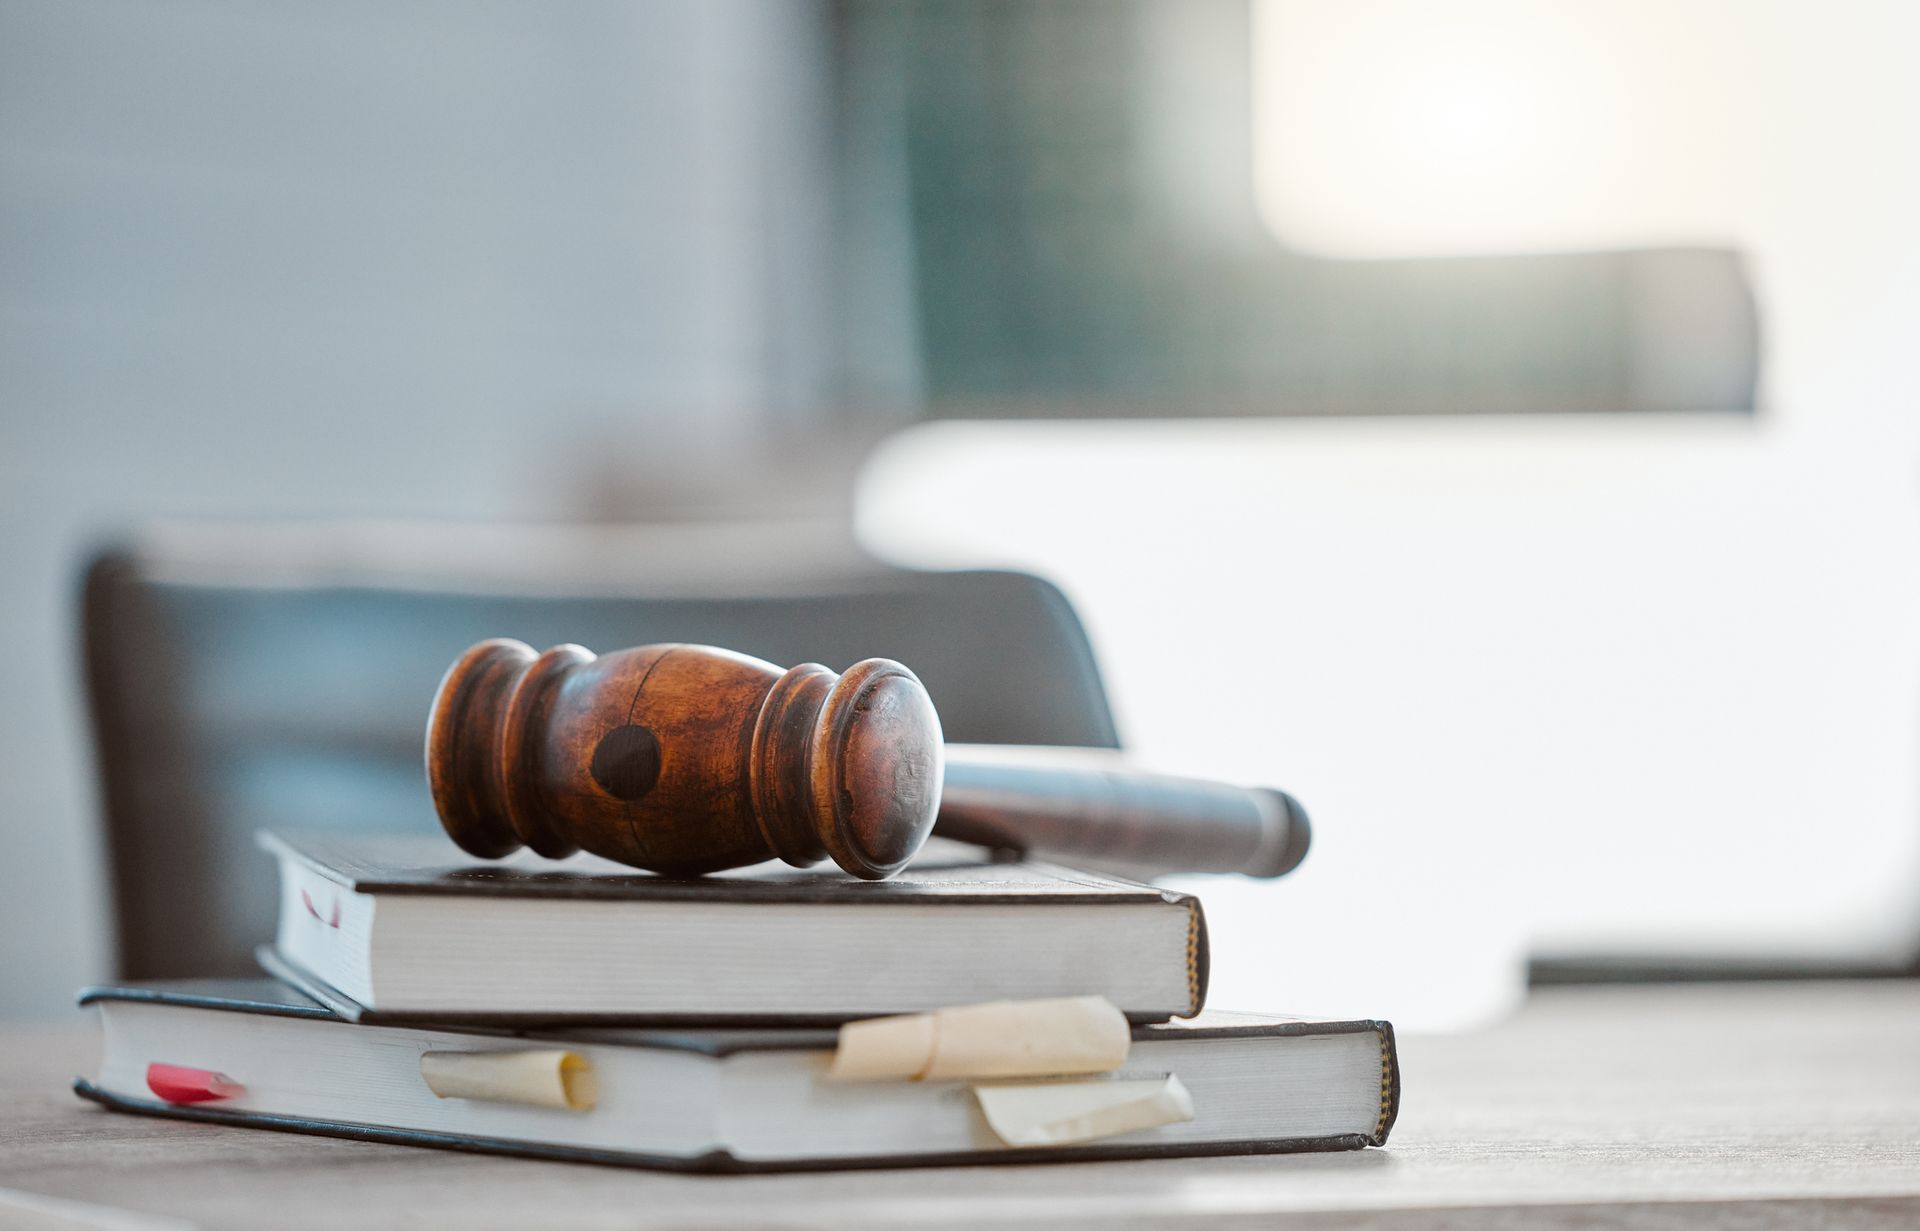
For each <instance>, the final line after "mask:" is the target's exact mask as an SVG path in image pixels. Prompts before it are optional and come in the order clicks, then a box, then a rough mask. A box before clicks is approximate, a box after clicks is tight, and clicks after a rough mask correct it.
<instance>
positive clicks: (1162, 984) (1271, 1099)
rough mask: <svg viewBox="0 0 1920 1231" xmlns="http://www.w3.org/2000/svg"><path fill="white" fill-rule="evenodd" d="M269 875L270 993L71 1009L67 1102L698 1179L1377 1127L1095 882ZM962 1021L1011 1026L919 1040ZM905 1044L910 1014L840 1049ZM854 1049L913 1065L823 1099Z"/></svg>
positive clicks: (1194, 939)
mask: <svg viewBox="0 0 1920 1231" xmlns="http://www.w3.org/2000/svg"><path fill="white" fill-rule="evenodd" d="M262 845H263V846H264V847H265V848H266V850H267V851H268V852H269V853H271V854H272V855H273V856H274V858H275V859H276V860H277V862H278V865H279V875H280V886H281V898H280V914H279V924H278V934H277V936H276V937H275V940H274V943H273V944H272V945H271V946H267V947H264V948H263V949H262V950H261V953H260V957H261V962H262V965H263V966H264V967H265V968H266V969H267V971H268V972H269V973H271V974H272V975H273V976H275V977H274V978H271V979H269V978H261V979H252V980H230V981H215V980H200V981H176V982H169V983H148V984H124V985H117V986H107V987H98V988H90V989H88V990H87V991H85V992H83V993H82V996H81V1002H82V1003H83V1004H91V1005H94V1006H96V1007H97V1008H98V1010H99V1013H100V1017H101V1020H102V1022H103V1025H104V1049H103V1058H102V1061H101V1066H100V1070H99V1073H98V1075H97V1076H96V1077H95V1078H94V1079H92V1080H86V1079H82V1080H80V1081H77V1082H76V1083H75V1085H76V1089H77V1090H78V1091H79V1092H80V1093H81V1094H82V1095H83V1096H85V1097H87V1098H90V1099H95V1100H97V1101H99V1102H101V1103H104V1104H106V1105H107V1106H109V1107H113V1108H116V1109H119V1110H123V1111H131V1112H140V1113H147V1114H154V1115H167V1116H178V1117H183V1118H187V1119H195V1120H204V1121H211V1122H216V1123H224V1124H236V1125H250V1126H257V1127H263V1128H278V1129H287V1130H294V1131H301V1132H312V1133H324V1134H331V1135H337V1136H349V1137H359V1138H367V1139H372V1140H379V1141H389V1142H401V1143H408V1144H415V1145H436V1146H443V1147H452V1148H457V1149H466V1150H491V1151H500V1152H505V1153H513V1154H527V1155H535V1156H541V1157H551V1158H565V1159H575V1160H590V1161H599V1162H611V1163H623V1164H629V1165H642V1166H655V1167H670V1168H680V1169H697V1170H722V1171H729V1170H755V1169H784V1168H800V1167H805V1168H820V1167H841V1166H845V1167H855V1166H898V1165H910V1164H935V1163H959V1162H999V1161H1015V1160H1030V1159H1043V1158H1059V1159H1069V1158H1071V1159H1086V1158H1102V1157H1146V1156H1161V1155H1187V1154H1235V1153H1275V1152H1288V1151H1302V1150H1347V1149H1358V1148H1361V1147H1364V1146H1369V1145H1379V1144H1382V1143H1383V1142H1384V1141H1385V1140H1386V1137H1387V1133H1388V1130H1389V1129H1390V1128H1391V1126H1392V1124H1393V1119H1394V1115H1395V1111H1396V1108H1397V1105H1398V1098H1399V1076H1398V1067H1397V1063H1396V1060H1395V1055H1394V1044H1393V1033H1392V1029H1391V1027H1389V1026H1388V1025H1387V1024H1386V1023H1385V1022H1378V1021H1314V1020H1304V1019H1295V1018H1282V1017H1268V1016H1255V1015H1250V1014H1238V1013H1221V1012H1215V1011H1203V1010H1204V1002H1205V999H1206V987H1207V929H1206V922H1205V919H1204V917H1203V915H1202V913H1201V909H1200V903H1199V901H1198V900H1197V899H1195V898H1194V897H1192V896H1190V895H1187V894H1181V893H1174V892H1169V891H1166V890H1161V889H1157V888H1153V887H1150V886H1147V885H1142V884H1137V883H1134V882H1131V881H1125V880H1120V879H1116V878H1114V877H1111V876H1106V875H1101V874H1096V873H1092V872H1083V871H1075V870H1070V869H1067V868H1062V867H1058V866H1053V865H1048V864H1043V863H1035V862H1017V863H1007V862H996V861H993V860H992V859H990V858H988V857H987V856H986V855H985V854H983V853H981V852H977V851H975V850H973V848H969V847H964V846H960V845H958V844H953V843H943V842H941V841H939V840H937V839H936V840H935V841H932V842H930V843H928V845H927V846H926V848H925V849H924V850H923V851H922V853H921V854H920V856H919V857H918V858H917V859H916V860H915V862H914V863H913V864H912V865H911V866H910V867H909V868H908V869H907V870H906V871H905V872H903V873H902V874H901V875H899V876H898V877H896V878H894V879H892V880H888V881H879V882H873V881H857V880H853V879H851V878H848V877H846V876H845V875H843V874H841V873H840V872H838V871H837V870H835V869H831V868H827V869H818V870H816V869H804V870H803V869H796V868H791V867H787V866H785V865H780V864H766V865H761V866H759V867H756V868H749V869H744V870H741V871H738V872H732V873H727V874H723V875H718V876H712V877H706V878H702V879H700V880H698V881H686V880H672V879H667V878H663V877H658V876H652V875H648V874H645V873H637V872H634V871H632V870H631V869H626V868H622V867H619V866H617V865H614V864H610V863H607V862H605V861H602V860H598V859H595V858H593V857H591V856H585V855H580V856H575V857H573V858H571V859H568V860H565V861H562V862H558V863H553V862H546V861H541V860H536V859H531V858H528V857H526V856H524V855H523V856H522V857H521V858H520V859H516V860H509V861H506V862H504V863H494V864H476V863H474V862H472V861H469V860H466V859H464V858H463V857H461V856H460V855H459V853H458V852H457V851H455V850H454V849H453V847H452V846H451V845H450V844H448V843H446V842H443V841H435V840H429V839H398V838H373V837H365V836H355V837H347V836H328V837H316V836H305V835H263V836H262ZM989 1002H1016V1003H1014V1004H1012V1005H1000V1006H999V1007H997V1008H995V1009H991V1010H987V1011H985V1012H984V1014H983V1013H982V1012H976V1011H969V1012H967V1013H962V1014H960V1015H957V1016H949V1015H947V1014H941V1013H939V1011H941V1010H949V1009H951V1008H952V1007H953V1006H967V1005H981V1004H986V1003H989ZM1025 1006H1032V1011H1031V1012H1029V1011H1028V1008H1027V1007H1025ZM1108 1006H1111V1007H1108ZM1114 1010H1117V1013H1116V1012H1114ZM1062 1012H1064V1015H1062ZM905 1014H937V1016H929V1017H926V1018H919V1017H914V1018H906V1019H904V1022H903V1023H902V1024H899V1025H893V1026H887V1025H883V1026H882V1027H881V1028H880V1029H879V1030H877V1031H876V1030H875V1029H873V1028H871V1027H868V1028H866V1034H865V1035H861V1030H862V1028H860V1027H854V1028H843V1026H844V1024H845V1023H849V1022H856V1021H865V1020H870V1019H875V1018H886V1017H891V1016H893V1015H905ZM969 1014H970V1015H969ZM1102 1014H1111V1015H1112V1024H1111V1027H1109V1026H1108V1025H1106V1024H1104V1023H1105V1019H1104V1018H1103V1017H1102V1016H1101V1015H1102ZM1122 1019H1124V1020H1122ZM969 1023H972V1024H969ZM981 1023H989V1024H987V1025H981ZM941 1031H944V1032H945V1033H940V1032H941ZM1102 1031H1106V1032H1107V1037H1106V1038H1105V1039H1104V1041H1103V1039H1102V1038H1101V1037H1100V1036H1101V1034H1102ZM916 1032H918V1033H916ZM1023 1032H1025V1033H1023ZM1050 1032H1051V1033H1050ZM856 1035H860V1038H861V1040H863V1041H872V1040H879V1039H882V1038H883V1037H884V1038H886V1039H890V1040H896V1041H897V1040H898V1039H900V1038H908V1039H913V1038H923V1039H924V1040H926V1042H925V1044H924V1046H925V1047H926V1048H927V1049H928V1054H929V1055H933V1054H934V1052H939V1053H940V1058H936V1059H933V1060H930V1061H928V1062H927V1063H926V1064H924V1065H921V1064H919V1062H917V1061H913V1060H909V1061H908V1062H907V1063H906V1064H905V1065H904V1066H903V1067H899V1068H898V1069H897V1071H895V1070H888V1071H886V1072H881V1073H880V1074H879V1075H878V1077H876V1076H875V1073H874V1072H871V1071H869V1072H866V1073H864V1074H853V1075H856V1076H865V1077H867V1078H868V1079H867V1080H846V1079H845V1078H847V1077H848V1076H849V1074H850V1072H851V1070H852V1069H856V1068H859V1067H860V1066H861V1065H862V1064H863V1063H869V1062H868V1061H867V1060H863V1059H861V1058H859V1057H856V1056H855V1055H854V1053H853V1050H852V1049H853V1046H854V1042H855V1041H856V1038H855V1036H856ZM1116 1036H1117V1037H1116ZM936 1038H937V1039H938V1042H937V1043H935V1042H933V1040H935V1039H936ZM1009 1048H1010V1049H1011V1053H1009V1050H1008V1049H1009ZM969 1049H973V1050H974V1051H979V1052H980V1054H977V1055H973V1054H970V1055H969V1056H963V1055H962V1053H963V1052H969ZM980 1049H984V1051H981V1050H980ZM1089 1049H1091V1050H1089ZM1093 1052H1100V1053H1102V1058H1095V1059H1092V1060H1089V1059H1088V1056H1089V1055H1092V1054H1093ZM989 1053H991V1054H989ZM1009 1054H1012V1055H1013V1056H1014V1057H1015V1059H1014V1060H1013V1061H1009V1060H1008V1059H1007V1057H1008V1055H1009ZM983 1055H984V1056H986V1058H985V1059H982V1058H981V1057H982V1056H983ZM996 1056H997V1057H998V1058H995V1057H996ZM969 1062H971V1067H969ZM1023 1065H1024V1067H1023ZM996 1066H997V1067H996ZM869 1067H871V1066H870V1064H869ZM883 1067H884V1065H883Z"/></svg>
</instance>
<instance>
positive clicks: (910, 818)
mask: <svg viewBox="0 0 1920 1231" xmlns="http://www.w3.org/2000/svg"><path fill="white" fill-rule="evenodd" d="M942 746H943V745H942V740H941V734H940V719H939V716H938V715H937V714H935V713H934V709H933V703H932V702H931V701H930V700H929V699H928V697H927V692H926V689H925V688H923V687H921V684H920V681H919V680H918V679H916V678H915V677H914V674H913V673H912V672H911V671H909V670H907V669H906V668H905V667H903V666H901V665H900V664H899V663H896V662H889V661H888V660H886V659H883V658H870V659H867V660H866V661H865V662H861V663H857V664H855V665H854V666H853V667H852V668H851V669H849V670H848V671H847V672H846V674H844V675H836V674H834V673H833V672H832V671H829V670H828V669H827V668H825V667H822V666H819V665H818V664H815V663H806V664H803V665H801V666H798V667H795V668H793V669H792V670H790V671H782V670H781V669H780V668H779V667H776V666H774V665H773V664H772V663H767V662H762V661H760V660H759V659H757V658H749V657H747V656H746V655H744V654H735V653H733V652H731V651H728V650H721V649H714V648H712V647H710V646H699V645H649V646H641V647H639V648H638V649H632V650H621V651H619V652H617V653H612V654H607V655H604V656H601V657H595V656H594V655H593V654H592V653H591V652H590V651H587V650H584V649H582V648H581V647H579V646H577V645H561V646H555V647H554V648H553V649H550V650H548V651H547V652H546V653H544V654H535V653H534V651H533V649H532V647H530V646H528V645H526V644H524V643H522V642H519V641H505V640H499V641H483V642H481V643H480V644H479V645H476V646H474V647H473V648H472V649H470V650H468V651H467V652H466V653H465V654H463V655H462V656H461V657H460V660H459V661H458V662H456V663H454V664H453V666H452V667H451V668H450V669H449V670H448V671H447V674H446V677H445V678H444V679H443V680H441V682H440V691H439V693H438V694H437V695H436V696H435V697H434V702H433V714H432V717H431V718H430V719H429V720H428V724H427V779H428V782H429V784H430V785H431V787H432V789H433V802H434V806H435V807H436V808H438V809H439V812H440V821H441V823H442V824H443V825H444V826H445V827H446V830H447V833H448V834H449V835H450V836H451V837H452V838H453V840H454V841H455V842H456V843H458V844H459V845H460V847H461V849H463V850H465V851H467V852H468V853H469V854H472V855H478V856H480V857H482V858H487V859H497V858H499V857H500V856H503V855H506V854H509V853H511V852H512V851H514V850H517V849H519V848H520V847H521V846H522V845H525V846H528V847H531V848H532V849H533V850H535V851H537V852H539V853H540V854H542V855H545V856H547V857H548V858H551V859H558V858H561V857H563V856H566V855H570V854H572V853H573V852H574V851H575V850H580V849H585V850H588V851H592V852H593V853H594V854H596V855H601V856H604V857H605V858H608V859H612V860H616V861H618V862H620V863H624V864H629V865H631V866H633V867H637V868H645V869H648V870H650V871H654V872H661V873H665V874H667V875H670V876H695V875H699V874H701V873H705V872H716V871H719V870H721V869H723V868H733V867H740V866H743V865H745V864H751V863H759V862H760V861H762V860H764V859H767V858H770V857H772V856H778V857H779V858H781V859H784V860H786V861H787V862H788V863H791V864H795V865H798V866H802V867H804V866H806V865H809V864H813V863H817V862H819V861H820V860H821V859H822V858H825V857H827V856H832V858H833V861H834V862H835V863H837V864H839V865H840V866H841V867H842V868H844V869H846V870H847V871H848V872H851V873H852V874H853V875H855V876H859V877H865V878H867V879H869V880H879V879H883V878H885V877H888V876H891V875H893V874H894V873H895V872H897V871H899V870H900V869H901V868H902V867H903V866H905V864H906V862H907V861H908V860H909V859H911V858H912V857H913V855H914V852H915V851H917V850H919V849H920V845H921V843H922V842H924V841H925V840H926V836H927V832H928V831H929V830H930V829H932V828H933V818H934V814H935V812H936V811H937V810H938V809H939V805H940V785H941V780H942V772H943V767H942V760H941V749H942Z"/></svg>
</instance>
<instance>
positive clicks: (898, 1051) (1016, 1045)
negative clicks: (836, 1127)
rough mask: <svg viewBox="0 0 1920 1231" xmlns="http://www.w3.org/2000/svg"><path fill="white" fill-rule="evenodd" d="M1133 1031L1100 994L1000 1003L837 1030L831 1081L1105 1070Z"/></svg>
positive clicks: (1119, 1059) (1118, 1059) (1115, 1063)
mask: <svg viewBox="0 0 1920 1231" xmlns="http://www.w3.org/2000/svg"><path fill="white" fill-rule="evenodd" d="M1131 1043H1132V1034H1131V1032H1130V1031H1129V1030H1128V1028H1127V1019H1126V1017H1125V1016H1124V1015H1122V1014H1121V1012H1120V1010H1118V1009H1116V1008H1114V1007H1113V1005H1112V1004H1111V1003H1109V1002H1108V1001H1107V1000H1106V999H1105V998H1104V997H1101V996H1073V997H1068V998H1065V999H1060V1000H997V1001H994V1002H992V1003H990V1004H974V1005H963V1006H960V1007H958V1008H952V1009H941V1010H939V1011H938V1012H934V1013H910V1014H907V1015H905V1016H903V1017H876V1018H871V1019H869V1020H867V1021H861V1022H848V1023H847V1024H846V1025H844V1026H842V1027H840V1046H839V1048H838V1049H837V1050H836V1051H835V1052H834V1054H833V1066H832V1068H830V1069H829V1070H828V1071H827V1077H828V1079H829V1080H832V1081H901V1080H905V1081H958V1080H964V1079H967V1078H975V1077H1044V1076H1051V1075H1053V1074H1059V1073H1106V1072H1111V1071H1112V1070H1114V1069H1117V1068H1119V1067H1120V1066H1121V1065H1122V1064H1125V1063H1126V1060H1127V1048H1128V1047H1129V1046H1130V1045H1131Z"/></svg>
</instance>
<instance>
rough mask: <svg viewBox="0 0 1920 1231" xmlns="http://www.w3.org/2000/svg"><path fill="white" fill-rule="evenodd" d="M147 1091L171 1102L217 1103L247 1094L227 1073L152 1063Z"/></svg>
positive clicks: (245, 1089) (149, 1066) (148, 1072)
mask: <svg viewBox="0 0 1920 1231" xmlns="http://www.w3.org/2000/svg"><path fill="white" fill-rule="evenodd" d="M147 1089H149V1090H151V1091H153V1092H154V1094H156V1095H158V1096H159V1097H160V1098H162V1099H164V1100H166V1101H167V1102H169V1103H217V1102H219V1101H220V1100H221V1099H230V1098H237V1097H239V1096H240V1095H242V1094H245V1093H246V1092H247V1088H246V1087H245V1086H243V1085H241V1084H240V1083H239V1082H237V1081H235V1080H234V1079H233V1078H231V1077H228V1076H227V1075H226V1074H225V1073H216V1072H214V1071H213V1070H212V1069H190V1068H188V1067H186V1066H185V1065H183V1064H149V1065H148V1066H147Z"/></svg>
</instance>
